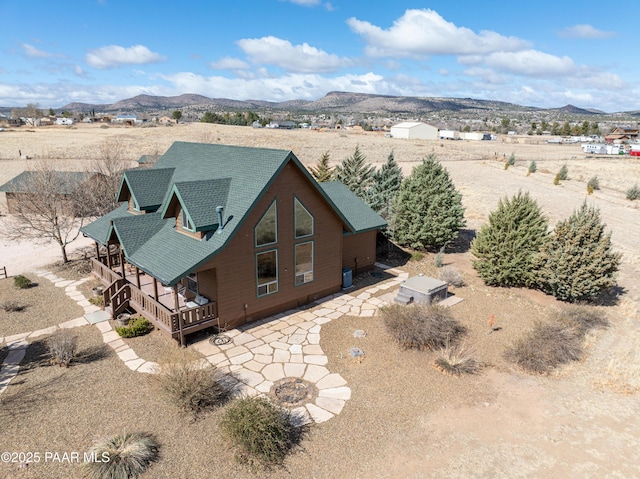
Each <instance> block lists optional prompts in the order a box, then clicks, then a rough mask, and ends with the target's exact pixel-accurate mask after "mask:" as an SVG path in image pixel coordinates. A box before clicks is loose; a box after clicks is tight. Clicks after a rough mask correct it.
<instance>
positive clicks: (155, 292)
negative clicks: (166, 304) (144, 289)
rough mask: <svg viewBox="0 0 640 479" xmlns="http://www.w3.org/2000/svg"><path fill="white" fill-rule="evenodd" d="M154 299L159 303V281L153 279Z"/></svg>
mask: <svg viewBox="0 0 640 479" xmlns="http://www.w3.org/2000/svg"><path fill="white" fill-rule="evenodd" d="M153 299H155V300H156V301H158V280H157V279H156V278H155V277H154V278H153Z"/></svg>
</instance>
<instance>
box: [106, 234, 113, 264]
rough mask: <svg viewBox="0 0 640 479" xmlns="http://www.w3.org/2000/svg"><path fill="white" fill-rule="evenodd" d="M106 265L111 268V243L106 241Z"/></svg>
mask: <svg viewBox="0 0 640 479" xmlns="http://www.w3.org/2000/svg"><path fill="white" fill-rule="evenodd" d="M107 266H108V267H109V269H113V261H111V245H110V244H109V242H108V241H107Z"/></svg>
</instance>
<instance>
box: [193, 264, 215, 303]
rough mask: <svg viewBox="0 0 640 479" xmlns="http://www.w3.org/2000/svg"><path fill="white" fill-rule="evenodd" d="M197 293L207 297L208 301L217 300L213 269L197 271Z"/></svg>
mask: <svg viewBox="0 0 640 479" xmlns="http://www.w3.org/2000/svg"><path fill="white" fill-rule="evenodd" d="M198 293H200V294H201V295H202V296H204V297H205V298H207V299H209V301H217V300H218V286H217V278H216V270H215V269H208V270H205V271H200V272H198Z"/></svg>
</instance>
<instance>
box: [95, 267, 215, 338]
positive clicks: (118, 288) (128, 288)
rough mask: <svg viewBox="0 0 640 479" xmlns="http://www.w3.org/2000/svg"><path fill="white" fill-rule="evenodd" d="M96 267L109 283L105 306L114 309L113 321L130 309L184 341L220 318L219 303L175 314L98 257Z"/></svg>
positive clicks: (96, 272) (96, 271)
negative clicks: (185, 337)
mask: <svg viewBox="0 0 640 479" xmlns="http://www.w3.org/2000/svg"><path fill="white" fill-rule="evenodd" d="M92 266H93V272H94V273H95V274H96V276H98V277H99V278H101V279H102V280H104V281H105V282H108V283H109V285H108V286H107V287H106V288H105V290H104V292H103V293H102V295H103V298H104V305H105V306H111V311H112V317H113V318H116V317H117V316H118V314H120V313H122V312H123V311H124V310H125V309H126V308H127V307H129V306H130V307H132V308H133V309H135V310H136V311H138V312H139V313H140V314H142V315H143V316H145V317H146V318H147V319H148V320H150V321H151V322H152V323H153V324H154V325H156V326H157V327H158V328H159V329H161V330H162V331H164V332H165V333H167V334H170V335H171V336H172V337H173V338H180V339H181V340H182V341H184V335H185V334H188V333H189V332H194V331H197V330H198V329H201V328H203V327H206V326H205V323H207V324H209V323H213V321H214V320H216V319H217V317H218V305H217V303H216V302H215V301H212V302H210V303H207V304H203V305H201V306H196V307H195V308H189V309H183V310H180V311H177V312H174V311H172V310H170V309H169V308H167V307H166V306H164V305H163V304H162V303H160V302H159V301H156V300H155V299H154V298H152V297H151V296H149V295H148V294H146V293H144V292H143V291H142V290H141V289H140V288H138V287H136V286H135V285H134V284H132V283H130V282H129V281H127V280H126V279H124V278H122V277H121V276H120V275H119V274H118V273H116V272H115V271H112V270H111V269H109V268H108V266H106V265H105V264H104V263H103V262H102V261H98V260H96V259H95V258H94V259H92ZM180 331H182V333H183V334H182V335H180ZM180 336H182V337H180Z"/></svg>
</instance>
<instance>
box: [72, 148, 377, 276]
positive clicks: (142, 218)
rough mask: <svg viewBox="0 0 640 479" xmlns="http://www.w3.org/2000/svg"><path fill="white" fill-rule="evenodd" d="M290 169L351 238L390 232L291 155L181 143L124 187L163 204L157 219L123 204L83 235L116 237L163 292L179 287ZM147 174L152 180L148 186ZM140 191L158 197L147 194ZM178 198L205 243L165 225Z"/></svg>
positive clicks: (129, 257) (345, 193)
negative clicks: (300, 176)
mask: <svg viewBox="0 0 640 479" xmlns="http://www.w3.org/2000/svg"><path fill="white" fill-rule="evenodd" d="M289 162H293V163H294V164H295V165H296V166H297V167H298V169H299V170H300V171H301V172H302V173H303V174H304V175H305V176H306V177H307V178H308V179H309V181H310V183H311V185H312V187H315V188H317V191H318V192H319V193H320V194H321V195H322V196H323V197H324V198H325V199H326V200H327V202H328V203H329V205H330V206H331V207H332V208H333V209H334V210H335V212H336V214H337V215H338V216H339V217H340V218H341V219H342V220H343V221H344V223H345V225H346V227H347V228H348V229H349V231H350V232H351V233H356V232H360V231H366V230H369V229H374V228H378V227H381V226H384V225H385V222H384V220H383V219H382V218H380V217H379V216H378V215H377V214H376V213H374V212H373V211H372V210H371V209H370V208H369V207H368V206H367V205H366V204H365V203H363V202H362V201H361V200H360V199H358V198H357V197H356V196H355V195H353V194H352V193H351V192H350V191H348V190H347V189H346V188H345V187H342V188H340V186H341V185H340V184H339V185H338V186H331V185H326V187H325V186H322V187H321V186H319V185H318V183H317V182H316V181H315V180H314V179H313V177H312V176H311V175H310V174H309V172H308V171H307V169H306V168H305V167H304V166H302V164H301V163H300V162H299V161H298V159H297V158H296V157H295V155H294V154H293V153H292V152H290V151H287V150H276V149H266V148H249V147H239V146H227V145H212V144H203V143H186V142H176V143H174V144H173V145H172V146H171V147H170V148H169V149H168V150H167V152H166V153H165V154H164V155H163V156H162V157H161V158H160V159H159V160H158V162H157V163H156V164H155V165H154V167H152V168H150V169H145V170H131V171H127V172H126V174H125V175H126V178H127V180H128V182H127V183H126V184H127V185H128V187H130V188H131V189H132V193H133V190H135V193H136V199H137V200H138V201H141V200H140V198H138V196H141V197H142V198H154V199H153V200H150V199H146V200H145V201H146V202H147V203H150V202H155V201H157V199H155V198H158V197H160V196H162V201H161V206H160V208H159V209H158V210H157V212H154V213H149V214H140V215H136V214H133V213H131V212H128V211H127V205H126V204H125V205H122V206H121V207H119V208H117V209H116V210H114V211H112V212H111V213H109V214H107V215H105V216H103V217H101V218H99V219H97V220H96V221H95V222H93V223H91V224H89V225H87V226H85V227H84V228H83V229H82V231H83V233H84V234H85V235H87V236H89V237H91V238H93V239H94V240H96V241H98V242H99V243H101V244H106V243H107V241H108V240H109V238H110V236H111V235H112V234H115V235H117V237H118V239H119V240H120V243H121V244H122V247H123V249H124V252H125V256H126V257H127V260H128V261H130V262H131V263H132V264H134V265H136V266H138V267H139V268H140V269H142V270H143V271H146V272H147V273H149V274H150V275H152V276H154V277H156V278H157V279H158V280H160V281H161V282H162V283H164V284H168V285H171V284H175V283H177V282H178V281H179V280H180V279H181V278H182V277H184V276H185V275H187V274H189V273H190V272H192V271H194V270H196V269H197V268H198V267H199V266H200V265H202V264H204V263H206V262H207V261H208V260H209V259H211V258H212V257H213V256H214V255H216V254H218V253H219V252H221V251H222V250H223V249H224V248H225V247H226V245H227V244H228V243H229V241H230V240H231V239H232V238H233V236H234V234H235V232H236V231H237V230H238V228H239V227H240V226H241V225H242V223H243V221H244V220H245V218H246V216H247V214H248V213H249V212H250V211H251V210H252V208H253V207H254V205H255V204H256V203H257V202H258V201H259V200H260V198H261V197H262V196H263V195H264V194H265V193H266V191H267V190H268V188H269V186H270V185H271V184H272V182H273V181H275V179H276V178H277V177H278V175H279V173H280V172H281V171H282V169H283V168H284V167H285V166H286V165H287V164H288V163H289ZM134 171H135V173H134ZM169 172H171V176H170V178H169V179H168V180H167V177H168V175H169ZM132 173H133V174H132ZM145 174H150V176H149V177H148V178H143V176H144V175H145ZM124 184H125V182H124V180H123V183H122V185H123V186H124ZM163 185H164V188H162V186H163ZM143 186H144V187H145V188H150V189H153V190H155V191H152V192H147V191H145V192H143V190H142V189H140V188H142V187H143ZM121 188H122V186H121ZM173 198H177V199H178V201H180V203H181V204H182V206H183V207H184V208H185V210H186V211H187V214H188V216H189V218H190V219H191V220H192V222H193V223H194V226H195V227H196V229H198V230H201V231H205V232H206V233H205V236H204V238H203V239H201V240H197V239H195V238H193V237H190V236H188V235H186V234H182V233H180V232H177V231H175V218H172V217H169V218H163V217H164V216H165V214H166V210H167V209H168V207H169V204H170V203H171V202H172V199H173ZM217 206H222V207H223V222H224V223H223V227H222V228H220V227H219V225H218V218H217V213H216V207H217ZM140 207H141V208H142V207H143V204H140Z"/></svg>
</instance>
